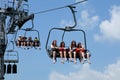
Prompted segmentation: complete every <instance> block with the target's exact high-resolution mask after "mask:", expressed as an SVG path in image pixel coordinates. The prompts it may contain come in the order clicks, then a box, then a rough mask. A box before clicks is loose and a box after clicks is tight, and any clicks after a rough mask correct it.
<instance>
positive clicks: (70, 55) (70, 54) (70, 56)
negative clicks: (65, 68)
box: [68, 51, 72, 62]
mask: <svg viewBox="0 0 120 80" xmlns="http://www.w3.org/2000/svg"><path fill="white" fill-rule="evenodd" d="M68 53H69V58H70V62H72V53H71V51H69V52H68Z"/></svg>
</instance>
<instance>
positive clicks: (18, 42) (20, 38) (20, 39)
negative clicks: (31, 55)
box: [16, 35, 22, 47]
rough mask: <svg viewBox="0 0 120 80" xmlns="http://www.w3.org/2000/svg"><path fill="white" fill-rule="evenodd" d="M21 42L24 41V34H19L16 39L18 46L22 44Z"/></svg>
mask: <svg viewBox="0 0 120 80" xmlns="http://www.w3.org/2000/svg"><path fill="white" fill-rule="evenodd" d="M21 42H22V36H21V35H19V36H18V39H17V41H16V46H19V47H20V46H21Z"/></svg>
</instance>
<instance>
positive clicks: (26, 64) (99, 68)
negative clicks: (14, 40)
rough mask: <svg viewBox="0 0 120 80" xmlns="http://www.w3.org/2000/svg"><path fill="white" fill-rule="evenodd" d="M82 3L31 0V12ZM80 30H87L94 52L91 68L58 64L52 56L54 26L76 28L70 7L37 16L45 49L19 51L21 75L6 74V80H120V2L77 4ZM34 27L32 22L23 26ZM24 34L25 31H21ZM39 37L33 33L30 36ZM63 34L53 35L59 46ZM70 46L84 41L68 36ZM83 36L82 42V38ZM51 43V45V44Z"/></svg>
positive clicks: (104, 0)
mask: <svg viewBox="0 0 120 80" xmlns="http://www.w3.org/2000/svg"><path fill="white" fill-rule="evenodd" d="M77 1H80V0H51V1H48V0H43V1H40V0H35V1H33V0H29V8H30V10H29V11H30V13H36V12H39V11H44V10H48V9H52V8H56V7H61V6H64V5H68V4H72V3H75V2H77ZM75 10H76V11H77V13H76V18H77V23H78V24H77V26H76V28H77V29H83V30H85V31H86V35H87V47H88V49H89V50H90V52H91V54H92V57H91V63H92V64H91V65H89V64H87V63H86V64H84V65H83V64H80V63H79V62H77V64H74V63H65V64H61V63H60V60H59V59H58V62H57V63H56V64H53V63H52V60H51V59H50V58H49V57H48V55H47V52H46V50H45V44H46V40H47V36H48V31H49V30H50V29H51V28H53V27H64V26H65V25H72V24H73V18H72V15H71V12H70V10H69V9H68V8H63V9H60V10H56V11H51V12H47V13H42V14H37V15H35V18H34V25H35V29H37V30H39V32H40V41H41V50H35V49H31V50H24V49H21V48H17V47H15V50H17V51H18V52H19V63H18V73H17V74H15V75H8V74H6V75H5V78H6V79H5V80H13V79H14V80H35V79H36V80H38V79H39V80H40V79H41V80H88V79H89V80H120V77H119V75H118V74H120V55H119V53H120V22H119V21H120V1H119V0H88V1H87V2H85V3H82V4H79V5H76V9H75ZM27 26H31V23H30V21H29V22H27V23H26V24H25V25H24V26H23V27H27ZM19 34H23V32H19ZM31 34H32V36H36V34H35V33H32V32H30V34H29V36H31ZM57 35H62V32H57V31H55V33H54V32H53V33H52V34H51V37H50V38H51V39H50V40H53V39H57V40H58V45H59V41H60V40H61V37H60V36H57ZM66 35H68V36H69V38H68V37H66V38H65V41H66V43H68V42H70V41H72V40H73V39H75V40H77V41H79V40H80V41H82V39H81V38H82V37H81V34H80V35H78V33H72V34H66ZM79 37H80V39H79ZM50 43H51V42H49V44H50Z"/></svg>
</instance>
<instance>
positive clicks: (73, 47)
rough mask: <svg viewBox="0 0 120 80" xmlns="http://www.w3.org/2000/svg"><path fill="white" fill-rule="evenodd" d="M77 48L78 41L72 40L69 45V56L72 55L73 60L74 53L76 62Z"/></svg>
mask: <svg viewBox="0 0 120 80" xmlns="http://www.w3.org/2000/svg"><path fill="white" fill-rule="evenodd" d="M75 49H76V41H74V40H73V41H72V42H71V45H70V47H69V52H68V53H69V57H70V61H71V62H72V55H73V57H74V63H75V64H76V51H75Z"/></svg>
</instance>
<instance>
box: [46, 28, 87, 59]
mask: <svg viewBox="0 0 120 80" xmlns="http://www.w3.org/2000/svg"><path fill="white" fill-rule="evenodd" d="M52 31H63V34H62V41H64V40H63V39H64V35H65V32H76V31H77V32H80V33H81V32H82V33H83V36H84V38H83V39H84V45H85V50H87V44H86V34H85V31H84V30H81V29H72V28H70V27H66V28H52V29H51V30H50V31H49V34H48V37H47V42H46V51H47V53H48V56H49V57H50V58H52V56H53V55H52V52H51V48H50V46H48V43H49V39H50V34H51V32H52ZM56 57H58V58H60V54H59V53H57V54H56ZM68 57H69V56H68ZM77 58H78V56H77Z"/></svg>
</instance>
